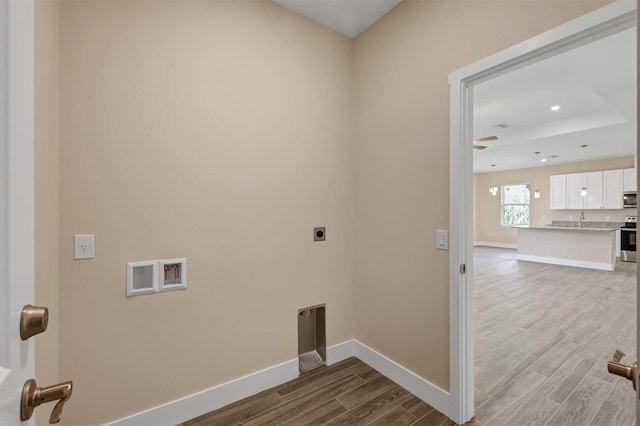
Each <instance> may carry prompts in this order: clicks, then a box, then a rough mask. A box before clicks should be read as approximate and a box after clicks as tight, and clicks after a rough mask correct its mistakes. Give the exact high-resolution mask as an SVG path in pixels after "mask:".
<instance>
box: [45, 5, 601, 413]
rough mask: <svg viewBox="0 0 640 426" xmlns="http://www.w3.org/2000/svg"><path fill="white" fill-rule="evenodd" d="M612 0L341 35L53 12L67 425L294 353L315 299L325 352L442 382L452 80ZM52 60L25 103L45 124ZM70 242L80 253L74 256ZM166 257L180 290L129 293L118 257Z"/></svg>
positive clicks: (399, 17) (51, 103)
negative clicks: (320, 230)
mask: <svg viewBox="0 0 640 426" xmlns="http://www.w3.org/2000/svg"><path fill="white" fill-rule="evenodd" d="M604 3H607V2H606V1H598V2H595V1H580V2H576V1H538V2H502V1H501V2H497V1H496V2H469V1H453V0H449V1H427V0H416V1H412V0H404V1H403V2H402V3H401V4H400V5H399V6H398V7H396V8H395V9H394V10H393V11H392V12H391V13H389V14H388V15H387V16H386V17H385V18H383V19H382V20H381V21H380V22H379V23H378V24H376V25H375V26H374V27H372V28H371V29H370V30H368V31H367V32H366V33H365V34H364V35H362V36H361V37H359V38H358V39H357V40H356V41H355V42H354V41H350V40H348V39H346V38H344V37H342V36H339V35H337V34H335V33H333V32H331V31H330V30H328V29H326V28H323V27H320V26H319V25H317V24H315V23H312V22H311V21H309V20H307V19H305V18H302V17H299V16H297V15H295V14H293V13H292V12H289V11H287V10H285V9H283V8H281V7H279V6H277V5H275V4H273V3H271V2H269V1H266V0H265V1H250V2H238V1H216V2H212V1H183V2H175V1H153V2H149V1H137V0H131V1H127V2H121V1H91V2H87V1H73V0H65V1H64V2H63V4H62V6H61V10H60V22H59V28H60V52H59V60H60V79H59V83H60V151H59V152H60V160H59V165H60V167H59V173H60V175H59V179H60V188H61V191H60V197H59V202H60V221H59V222H57V221H56V220H55V218H56V214H57V203H58V198H57V197H56V195H55V194H56V191H58V186H57V185H58V183H57V182H58V175H57V173H58V170H56V168H55V163H56V162H57V161H58V157H57V150H56V149H55V144H56V143H57V138H56V137H55V135H56V133H55V131H54V130H52V133H51V135H52V136H51V140H52V141H53V142H50V144H45V143H44V141H45V140H46V138H43V137H42V135H46V132H43V131H42V130H41V131H40V135H41V137H37V149H38V150H39V154H38V157H39V160H38V159H37V161H39V163H38V164H37V166H38V168H39V169H40V171H39V172H38V173H40V176H41V177H38V176H37V179H38V180H37V182H39V184H40V185H41V188H42V190H40V189H38V188H36V190H37V200H36V202H37V203H39V205H40V206H44V205H45V203H46V205H47V206H48V207H47V208H46V210H43V212H51V214H52V216H46V215H44V214H43V215H42V216H40V217H39V220H40V223H41V225H37V226H40V229H39V234H42V236H40V235H39V237H38V238H39V240H38V241H36V244H37V247H38V250H40V253H44V252H45V250H46V249H47V247H48V248H50V249H52V250H54V252H55V250H57V248H56V247H57V238H59V239H60V246H59V247H60V253H59V255H60V262H59V268H60V269H59V274H58V273H57V268H58V265H57V264H55V262H54V265H51V266H50V268H51V271H56V273H54V275H55V278H54V279H53V280H52V281H53V282H54V283H57V282H58V277H60V279H59V282H60V293H59V294H60V308H61V309H60V312H61V317H60V324H61V326H60V327H61V329H60V376H61V378H62V379H67V378H70V379H73V380H74V385H75V392H74V396H73V399H72V401H71V402H70V403H69V404H68V405H67V406H66V407H65V420H64V421H65V424H69V425H71V424H78V425H86V424H96V423H102V422H106V421H109V420H113V419H116V418H119V417H122V416H125V415H129V414H132V413H134V412H136V411H139V410H142V409H145V408H149V407H153V406H157V405H159V404H161V403H163V402H166V401H170V400H173V399H176V398H178V397H181V396H184V395H187V394H189V393H192V392H197V391H199V390H202V389H205V388H209V387H211V386H214V385H217V384H220V383H223V382H225V381H227V380H230V379H234V378H237V377H239V376H242V375H244V374H247V373H251V372H255V371H257V370H260V369H262V368H265V367H268V366H272V365H274V364H277V363H280V362H282V361H286V360H289V359H292V358H294V357H295V356H296V316H295V314H296V310H297V309H298V308H299V307H302V306H307V305H312V304H316V303H323V302H326V303H327V321H328V324H327V325H328V331H327V333H328V336H327V337H328V343H329V344H330V345H332V344H336V343H339V342H341V341H343V340H346V339H350V338H352V337H356V338H358V339H359V340H361V341H363V342H364V343H365V344H367V345H370V346H371V347H373V348H374V349H375V350H378V351H380V352H382V353H384V354H386V355H388V356H389V357H391V358H392V359H394V360H395V361H397V362H399V363H401V364H403V365H404V366H406V367H407V368H410V369H411V370H413V371H415V372H417V373H418V374H420V375H422V376H423V377H425V378H426V379H428V380H430V381H431V382H433V383H435V384H438V385H440V386H442V387H444V388H448V384H449V377H448V376H449V363H448V359H449V354H448V347H449V346H448V333H449V328H448V327H449V325H448V310H447V306H448V276H447V259H448V257H447V253H446V252H437V251H435V249H433V245H434V244H433V240H434V238H433V237H434V233H435V229H437V228H443V229H446V228H447V227H448V190H449V189H448V182H447V176H448V158H449V142H448V126H449V124H448V87H447V74H448V73H449V72H450V71H453V70H455V69H457V68H459V67H461V66H464V65H467V64H469V63H471V62H473V61H475V60H477V59H480V58H482V57H484V56H487V55H489V54H491V53H494V52H496V51H498V50H500V49H503V48H506V47H509V46H511V45H513V44H515V43H517V42H519V41H522V40H524V39H526V38H528V37H531V36H533V35H536V34H537V33H540V32H542V31H544V30H546V29H549V28H552V27H554V26H555V25H558V24H560V23H562V22H564V21H566V20H568V19H571V18H573V17H577V16H579V15H582V14H584V13H586V12H588V11H589V10H592V9H595V8H596V7H598V6H600V5H602V4H604ZM41 9H42V10H44V9H43V8H41ZM47 10H49V12H48V13H47V15H46V16H48V17H49V18H51V17H53V16H55V13H57V12H56V11H55V9H47ZM40 16H41V17H43V16H45V15H44V14H43V13H40ZM37 25H38V27H39V30H38V31H39V32H41V33H42V34H44V33H45V32H50V35H51V37H53V36H54V35H55V33H57V27H56V26H55V23H54V22H53V21H51V20H47V21H46V22H45V21H43V20H42V19H41V20H39V21H38V23H37ZM461 34H463V35H468V36H467V37H464V36H461ZM39 39H40V38H39ZM41 42H42V43H45V42H46V43H51V44H52V46H51V49H52V50H49V51H45V50H38V55H39V56H38V57H39V58H40V59H37V60H40V61H45V63H48V64H49V65H47V66H48V67H52V69H54V71H55V68H56V63H55V61H56V60H57V58H56V55H55V52H56V51H57V49H58V48H57V38H55V37H53V38H52V39H51V38H47V37H44V38H42V39H41ZM43 45H44V44H43ZM46 70H47V68H44V69H43V72H42V74H41V75H40V81H41V82H43V83H42V84H45V85H46V86H47V89H46V90H45V91H44V92H42V91H41V93H48V95H47V97H45V100H44V101H42V100H41V99H42V97H41V98H39V100H38V107H37V108H38V110H37V111H40V110H41V108H40V107H41V106H45V109H46V110H48V111H50V112H51V114H55V105H56V104H57V100H56V96H57V81H56V77H55V73H54V74H53V75H46V73H45V71H46ZM37 84H38V83H37ZM41 117H42V115H41ZM39 123H40V122H39ZM38 126H39V128H41V129H45V128H47V129H55V126H57V123H56V118H55V115H53V118H51V121H47V122H46V123H45V124H44V126H45V127H43V126H42V125H40V124H38ZM45 149H51V150H52V151H51V152H50V153H49V154H47V151H44V150H45ZM356 158H357V163H356ZM45 185H49V186H51V190H50V191H48V190H44V188H45ZM356 217H357V221H356ZM45 220H46V222H45ZM58 223H59V234H58ZM317 225H325V226H327V227H328V232H327V235H328V237H327V238H328V241H327V242H325V243H313V242H312V241H311V228H312V227H313V226H317ZM43 230H44V233H43V232H42V231H43ZM76 233H94V234H95V235H96V259H95V260H85V261H73V260H72V236H73V234H76ZM47 234H48V237H47ZM57 235H58V236H57ZM356 235H357V238H356ZM45 238H48V239H45ZM355 253H357V259H356V258H355ZM39 256H41V255H39ZM179 256H186V257H187V258H188V260H189V288H188V289H187V290H186V291H179V292H170V293H163V294H156V295H149V296H140V297H134V298H130V299H126V298H125V296H124V294H125V288H124V287H125V264H126V262H127V261H136V260H147V259H161V258H171V257H179ZM356 270H357V271H358V272H357V275H356ZM46 273H47V272H46V269H45V267H44V264H43V267H41V268H40V272H38V274H39V276H41V275H44V274H46ZM354 284H355V288H354ZM54 286H55V284H54ZM54 288H55V287H49V288H48V289H49V292H50V293H49V295H48V297H49V299H53V303H54V304H55V291H54V290H53V289H54ZM38 292H39V294H41V295H44V293H43V292H42V290H38ZM354 292H357V295H358V296H357V299H356V297H355V296H354ZM50 306H52V305H50ZM354 306H355V314H354ZM354 318H355V319H354ZM51 344H52V345H55V342H52V343H51ZM43 348H44V345H43V346H39V347H38V359H39V360H42V359H43V357H42V355H43V351H44V349H43ZM51 350H52V351H53V353H54V356H56V355H57V353H56V351H57V348H56V347H55V346H53V347H52V349H51ZM47 356H48V354H47ZM39 362H40V361H39ZM50 371H52V376H51V377H52V380H53V377H54V376H57V371H55V366H53V367H51V366H50ZM117 390H120V391H121V392H118V391H117Z"/></svg>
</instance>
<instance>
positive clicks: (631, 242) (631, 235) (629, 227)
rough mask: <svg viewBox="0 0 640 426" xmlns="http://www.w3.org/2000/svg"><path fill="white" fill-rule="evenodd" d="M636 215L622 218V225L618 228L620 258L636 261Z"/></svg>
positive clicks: (625, 260)
mask: <svg viewBox="0 0 640 426" xmlns="http://www.w3.org/2000/svg"><path fill="white" fill-rule="evenodd" d="M637 223H638V218H637V217H636V216H627V217H625V218H624V225H623V226H622V228H620V260H622V261H624V262H636V261H637V257H636V224H637Z"/></svg>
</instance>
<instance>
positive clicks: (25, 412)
mask: <svg viewBox="0 0 640 426" xmlns="http://www.w3.org/2000/svg"><path fill="white" fill-rule="evenodd" d="M72 392H73V382H71V381H68V382H63V383H58V384H57V385H53V386H48V387H46V388H39V387H38V385H37V384H36V381H35V380H33V379H29V380H27V381H26V382H25V384H24V387H23V388H22V398H21V400H20V420H22V421H25V420H29V419H30V418H31V416H32V415H33V410H34V409H35V408H36V407H37V406H39V405H40V404H46V403H47V402H51V401H58V403H57V404H56V405H55V406H54V407H53V411H51V416H50V417H49V423H58V422H59V421H60V419H61V418H62V408H63V407H64V403H65V402H67V401H68V400H69V398H71V393H72Z"/></svg>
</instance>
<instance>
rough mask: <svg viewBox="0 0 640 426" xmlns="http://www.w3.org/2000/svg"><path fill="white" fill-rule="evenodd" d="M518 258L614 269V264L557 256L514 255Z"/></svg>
mask: <svg viewBox="0 0 640 426" xmlns="http://www.w3.org/2000/svg"><path fill="white" fill-rule="evenodd" d="M516 259H518V260H526V261H528V262H538V263H549V264H551V265H562V266H574V267H576V268H589V269H599V270H601V271H614V270H615V264H611V263H601V262H588V261H584V260H573V259H560V258H557V257H545V256H531V255H528V254H518V255H516Z"/></svg>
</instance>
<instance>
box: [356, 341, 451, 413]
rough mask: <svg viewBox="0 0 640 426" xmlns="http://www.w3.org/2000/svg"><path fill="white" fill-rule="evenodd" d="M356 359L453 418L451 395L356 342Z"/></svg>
mask: <svg viewBox="0 0 640 426" xmlns="http://www.w3.org/2000/svg"><path fill="white" fill-rule="evenodd" d="M354 355H355V357H356V358H358V359H359V360H360V361H362V362H364V363H365V364H367V365H369V366H370V367H372V368H374V369H376V370H378V371H379V372H380V373H382V374H383V375H385V376H387V377H388V378H390V379H391V380H393V381H394V382H396V383H397V384H399V385H400V386H402V387H403V388H405V389H406V390H408V391H409V392H411V393H412V394H414V395H415V396H417V397H418V398H420V399H421V400H423V401H424V402H426V403H427V404H429V405H431V406H432V407H433V408H435V409H436V410H438V411H440V412H441V413H442V414H444V415H446V416H447V417H451V415H450V413H449V410H450V394H449V392H447V391H445V390H444V389H441V388H439V387H438V386H436V385H434V384H433V383H431V382H429V381H428V380H426V379H423V378H422V377H420V376H418V375H417V374H415V373H414V372H412V371H410V370H408V369H406V368H404V367H403V366H401V365H400V364H398V363H397V362H395V361H393V360H391V359H389V358H387V357H386V356H384V355H382V354H380V353H378V352H376V351H374V350H373V349H371V348H370V347H368V346H367V345H365V344H363V343H360V342H358V341H357V340H355V354H354Z"/></svg>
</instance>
